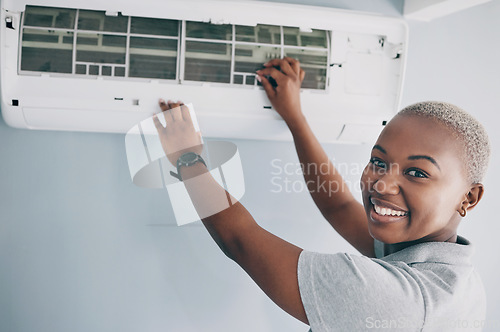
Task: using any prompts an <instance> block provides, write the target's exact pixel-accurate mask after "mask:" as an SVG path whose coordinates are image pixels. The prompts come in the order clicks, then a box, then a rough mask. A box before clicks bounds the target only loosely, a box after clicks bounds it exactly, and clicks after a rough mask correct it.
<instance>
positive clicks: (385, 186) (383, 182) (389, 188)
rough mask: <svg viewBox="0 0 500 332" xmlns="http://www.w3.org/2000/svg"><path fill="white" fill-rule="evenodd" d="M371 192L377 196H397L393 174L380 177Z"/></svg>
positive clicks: (397, 190)
mask: <svg viewBox="0 0 500 332" xmlns="http://www.w3.org/2000/svg"><path fill="white" fill-rule="evenodd" d="M373 190H375V191H376V192H377V193H379V194H385V195H397V194H399V183H398V181H397V179H396V175H395V174H390V173H386V174H384V175H383V176H381V177H380V178H379V179H378V180H377V181H376V182H375V183H374V184H373Z"/></svg>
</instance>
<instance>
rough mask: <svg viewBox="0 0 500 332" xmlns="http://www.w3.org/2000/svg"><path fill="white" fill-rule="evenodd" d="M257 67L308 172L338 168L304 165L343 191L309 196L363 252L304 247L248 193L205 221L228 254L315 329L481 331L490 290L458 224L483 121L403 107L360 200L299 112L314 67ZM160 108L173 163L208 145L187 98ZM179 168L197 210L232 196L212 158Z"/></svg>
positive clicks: (432, 108)
mask: <svg viewBox="0 0 500 332" xmlns="http://www.w3.org/2000/svg"><path fill="white" fill-rule="evenodd" d="M257 75H258V76H257V77H258V80H259V81H260V82H261V83H262V86H263V87H264V89H265V91H266V93H267V96H268V97H269V99H270V101H271V103H272V105H273V107H274V109H275V110H276V111H277V112H278V113H279V114H280V115H281V116H282V118H283V119H284V120H285V122H286V124H287V125H288V127H289V128H290V130H291V133H292V135H293V138H294V143H295V146H296V150H297V153H298V156H299V159H300V161H301V163H302V164H304V165H311V164H315V165H316V166H318V167H304V170H307V171H310V170H313V171H314V170H318V169H321V170H324V169H325V168H324V167H319V166H320V165H322V164H325V163H326V164H328V166H329V167H327V169H328V170H329V171H328V172H320V173H314V172H309V173H304V178H305V180H306V183H307V184H308V185H310V186H311V187H314V188H317V186H316V183H319V182H323V181H330V182H329V183H331V182H336V183H337V184H338V185H337V186H335V187H336V188H342V189H343V190H339V191H336V192H328V191H317V190H315V191H313V190H312V191H311V195H312V197H313V199H314V201H315V203H316V205H317V206H318V208H319V209H320V210H321V212H322V214H323V216H324V217H325V218H326V220H328V222H329V223H330V224H331V225H332V226H333V227H334V228H335V229H336V231H337V232H338V233H339V234H341V235H342V236H343V237H344V238H345V239H346V240H347V241H348V242H349V243H351V244H352V245H353V246H354V247H355V248H356V249H357V250H359V252H360V253H361V254H362V256H356V255H349V254H344V253H338V254H333V255H332V254H318V253H312V252H306V251H303V250H302V249H301V248H298V247H296V246H294V245H292V244H290V243H288V242H286V241H284V240H282V239H280V238H278V237H276V236H274V235H273V234H271V233H269V232H267V231H266V230H264V229H262V228H261V227H259V226H258V225H257V223H256V222H255V221H254V219H253V218H252V216H251V215H250V213H249V212H248V211H247V210H246V209H245V208H244V207H243V206H242V205H241V204H240V203H239V202H235V203H234V204H233V205H231V206H230V207H229V208H227V209H225V210H223V211H221V212H219V213H216V214H213V215H211V216H209V217H206V218H203V219H202V221H203V223H204V225H205V226H206V228H207V230H208V231H209V233H210V235H211V236H212V237H213V239H214V240H215V241H216V242H217V244H218V245H219V247H220V248H221V249H222V251H223V252H224V253H225V254H226V255H227V256H228V257H229V258H231V259H233V260H234V261H235V262H237V263H238V264H239V265H240V266H241V267H242V268H243V269H244V270H245V271H246V272H247V273H248V274H249V275H250V276H251V277H252V278H253V280H254V281H255V282H256V283H257V284H258V285H259V286H260V287H261V288H262V289H263V290H264V292H265V293H266V294H267V295H268V296H269V297H270V298H271V299H272V300H273V301H274V302H275V303H276V304H277V305H278V306H280V307H281V308H282V309H283V310H285V311H287V312H288V313H289V314H291V315H292V316H294V317H296V318H297V319H299V320H301V321H302V322H304V323H306V324H309V325H310V326H311V330H312V331H314V332H318V331H362V330H370V329H373V328H392V329H396V330H398V329H400V330H405V331H421V330H424V331H434V330H435V331H446V330H449V331H452V330H456V329H459V328H460V329H463V328H476V329H480V328H481V324H482V323H483V320H484V316H485V296H484V290H483V286H482V283H481V280H480V278H479V276H478V274H477V272H476V271H475V270H474V268H473V267H472V265H471V262H470V257H471V255H472V248H471V245H470V243H469V242H468V241H467V240H466V239H465V238H463V237H461V236H459V235H457V227H458V225H459V223H460V221H461V219H462V218H463V217H465V215H466V214H467V212H469V211H471V210H472V209H474V208H475V207H476V205H477V204H478V202H479V201H480V200H481V198H482V196H483V192H484V186H483V185H482V184H481V181H482V178H483V176H484V173H485V171H486V168H487V164H488V159H489V153H490V152H489V151H490V148H489V141H488V138H487V134H486V132H485V131H484V129H483V128H482V126H481V125H480V124H479V123H478V122H477V121H476V120H475V119H473V118H472V117H471V116H470V115H469V114H467V113H466V112H464V111H462V110H460V109H459V108H457V107H456V106H453V105H450V104H446V103H438V102H427V103H419V104H415V105H412V106H409V107H407V108H405V109H403V110H402V111H401V112H399V113H398V114H397V115H396V116H395V117H394V118H393V119H392V120H391V121H390V122H389V123H388V124H387V126H386V127H385V128H384V130H383V131H382V133H381V134H380V136H379V138H378V140H377V142H376V144H375V145H374V147H373V149H372V153H371V158H370V161H369V163H368V165H367V166H366V168H365V170H364V172H363V175H362V178H361V187H362V193H363V205H361V204H360V203H359V202H358V201H356V200H355V199H354V197H353V196H352V194H351V193H350V192H349V191H348V190H347V189H345V188H346V186H345V185H344V182H343V179H342V177H341V176H340V174H338V173H337V172H336V170H335V168H334V167H333V165H332V164H331V162H330V161H329V160H328V157H327V155H326V153H325V152H324V150H323V149H322V147H321V145H320V144H319V142H318V141H317V139H316V138H315V136H314V134H313V132H312V131H311V128H310V127H309V126H308V124H307V121H306V119H305V118H304V116H303V114H302V112H301V107H300V99H299V98H300V96H299V92H300V85H301V83H302V80H303V79H304V76H305V73H304V71H303V70H302V69H301V68H300V64H299V62H298V61H296V60H294V59H291V58H284V59H275V60H272V61H270V62H268V63H266V64H265V65H264V69H262V70H260V71H258V72H257ZM270 77H272V79H273V80H274V81H275V82H273V84H271V82H270V81H269V79H270ZM274 83H276V84H274ZM160 107H161V109H162V111H163V112H164V116H165V119H166V123H167V127H166V128H165V127H163V126H162V125H161V123H160V122H159V121H158V119H157V118H156V117H154V120H155V124H156V127H157V129H158V132H159V135H160V139H161V141H162V146H163V147H164V150H165V152H166V154H167V156H168V158H169V160H170V161H171V162H172V163H173V164H174V165H177V164H178V160H179V158H180V157H181V156H183V155H185V153H186V152H191V153H196V154H199V153H200V152H201V149H202V146H201V141H200V138H199V136H198V135H197V134H196V133H195V130H194V127H193V125H192V123H191V119H190V117H189V112H188V111H187V110H186V109H185V107H183V106H182V103H179V102H178V103H172V102H169V103H165V102H164V101H160ZM191 155H192V154H191ZM195 159H196V158H195ZM179 170H180V176H181V177H182V179H183V180H185V181H184V182H185V186H186V189H187V191H188V193H189V195H190V197H191V199H192V201H193V204H194V205H195V207H196V208H197V210H198V212H199V214H200V215H207V213H204V211H203V210H204V209H208V207H207V206H210V205H217V204H220V202H218V200H220V199H223V198H222V197H226V193H225V191H224V189H222V188H221V187H220V186H219V185H218V184H217V183H216V182H215V180H214V179H213V178H212V177H211V176H210V174H209V173H207V169H206V166H205V165H204V163H202V162H197V161H194V162H193V163H191V164H189V165H188V166H180V167H179ZM186 180H188V181H186ZM233 201H234V200H233ZM207 211H208V210H207Z"/></svg>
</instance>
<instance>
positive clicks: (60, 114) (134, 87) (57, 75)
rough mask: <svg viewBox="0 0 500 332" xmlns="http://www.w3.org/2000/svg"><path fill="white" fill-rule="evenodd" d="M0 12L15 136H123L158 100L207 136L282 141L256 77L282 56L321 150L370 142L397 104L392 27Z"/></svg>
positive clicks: (54, 9) (234, 17) (115, 4)
mask: <svg viewBox="0 0 500 332" xmlns="http://www.w3.org/2000/svg"><path fill="white" fill-rule="evenodd" d="M277 13H279V15H278V14H277ZM1 15H2V22H3V23H2V27H1V37H0V42H1V49H0V62H1V71H0V73H1V97H2V115H3V117H4V119H5V121H6V122H7V124H9V125H10V126H13V127H18V128H29V129H45V130H75V131H94V132H117V133H125V132H127V130H128V129H130V128H131V127H132V126H133V125H135V124H136V123H138V122H139V121H141V120H143V119H144V118H147V117H149V116H150V115H151V114H152V113H154V112H157V111H158V108H157V100H158V98H160V97H162V98H165V99H175V100H183V101H185V102H189V103H193V104H194V105H195V106H196V110H197V117H198V120H199V123H200V127H201V130H202V132H203V134H204V135H205V136H208V137H226V138H227V137H229V138H247V139H267V140H289V139H291V135H290V134H289V132H288V130H287V128H286V126H285V124H284V121H283V120H282V119H281V118H280V116H279V115H278V114H277V113H276V112H275V111H274V110H272V108H271V105H270V103H269V101H268V100H267V98H266V96H265V93H264V90H263V89H262V87H261V86H260V84H259V83H258V82H257V80H256V79H255V71H256V70H258V69H260V68H262V65H263V63H265V62H267V61H268V60H270V59H272V58H276V57H283V56H290V57H294V58H297V59H298V60H299V61H300V62H301V65H302V67H303V69H304V70H305V71H306V78H305V80H304V83H303V85H302V91H301V103H302V109H303V112H304V114H305V116H306V118H307V120H308V122H309V123H310V124H311V126H312V127H313V129H314V131H315V133H316V134H317V136H318V137H319V139H320V141H322V142H338V141H352V142H363V141H367V140H371V139H372V138H373V136H376V134H377V133H378V132H379V131H380V129H381V128H382V125H383V123H385V122H384V121H388V120H389V119H390V118H391V117H392V116H393V115H394V114H395V112H396V111H397V109H398V107H399V102H400V96H401V89H402V83H403V76H404V69H405V62H406V50H407V35H408V32H407V25H406V23H405V22H404V21H403V20H401V19H397V18H389V17H383V16H378V15H369V14H363V13H357V12H351V11H341V10H335V9H328V8H318V7H311V6H300V5H290V4H277V3H266V2H258V1H238V2H232V3H231V5H230V6H228V4H227V2H225V1H215V0H208V1H207V0H204V1H186V0H183V1H179V0H176V1H172V0H171V1H164V2H157V1H153V0H145V1H141V2H131V1H126V2H123V1H106V2H102V1H95V0H91V1H76V0H65V1H62V0H37V1H35V0H33V1H26V0H2V13H1ZM356 128H360V130H356ZM363 128H364V129H363ZM344 134H345V135H344Z"/></svg>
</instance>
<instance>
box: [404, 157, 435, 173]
mask: <svg viewBox="0 0 500 332" xmlns="http://www.w3.org/2000/svg"><path fill="white" fill-rule="evenodd" d="M417 159H426V160H428V161H430V162H431V163H433V164H434V165H436V167H437V168H438V169H439V170H441V167H439V164H438V163H437V161H436V159H434V158H432V157H430V156H426V155H416V156H409V157H408V160H417Z"/></svg>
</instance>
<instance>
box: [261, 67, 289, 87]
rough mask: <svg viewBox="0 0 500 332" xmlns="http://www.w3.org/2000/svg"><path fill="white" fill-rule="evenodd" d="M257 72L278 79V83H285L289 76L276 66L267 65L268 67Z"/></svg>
mask: <svg viewBox="0 0 500 332" xmlns="http://www.w3.org/2000/svg"><path fill="white" fill-rule="evenodd" d="M257 74H259V75H260V76H264V75H269V76H271V77H272V78H273V79H274V80H275V81H276V83H278V85H280V83H283V82H284V80H285V79H287V76H286V75H285V74H283V73H282V72H281V71H279V70H278V69H276V68H274V67H267V68H264V69H261V70H258V71H257Z"/></svg>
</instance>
